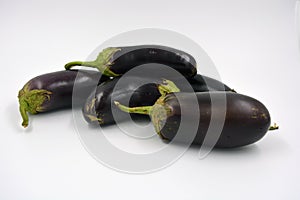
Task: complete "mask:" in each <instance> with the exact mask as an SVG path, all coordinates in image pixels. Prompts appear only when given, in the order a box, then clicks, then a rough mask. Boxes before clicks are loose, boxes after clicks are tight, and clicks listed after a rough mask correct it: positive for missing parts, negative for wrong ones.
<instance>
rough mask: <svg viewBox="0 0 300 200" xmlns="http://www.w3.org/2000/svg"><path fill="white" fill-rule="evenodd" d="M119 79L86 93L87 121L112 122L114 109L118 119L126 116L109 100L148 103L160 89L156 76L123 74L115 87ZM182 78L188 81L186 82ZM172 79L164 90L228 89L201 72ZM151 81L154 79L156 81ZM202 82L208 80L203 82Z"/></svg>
mask: <svg viewBox="0 0 300 200" xmlns="http://www.w3.org/2000/svg"><path fill="white" fill-rule="evenodd" d="M120 79H121V78H119V77H117V78H114V79H113V80H110V81H107V82H105V83H103V84H101V85H99V86H98V87H97V89H96V91H94V92H92V93H91V95H90V96H89V97H88V99H87V101H86V103H85V105H84V107H83V109H82V112H83V116H84V118H85V120H86V121H87V122H88V123H92V124H98V123H99V124H100V125H107V124H113V123H115V119H114V117H113V113H117V116H115V117H117V118H118V120H125V119H128V115H127V114H126V113H123V112H121V111H120V110H119V109H117V107H116V106H115V105H114V104H112V102H114V101H119V102H121V103H122V104H126V103H127V104H128V102H129V104H128V105H129V106H130V107H136V106H150V105H153V104H154V103H155V102H156V100H157V99H158V98H159V97H160V96H161V91H159V89H158V85H159V83H160V80H161V79H156V81H154V80H155V78H150V77H143V78H141V77H140V76H139V77H137V76H126V77H122V79H123V84H122V86H121V87H118V88H115V86H116V84H117V83H118V82H119V80H120ZM186 80H187V81H188V82H186ZM172 81H173V82H174V83H175V85H176V86H172V88H171V89H167V91H166V93H170V92H175V91H177V90H176V87H178V89H179V90H180V91H185V92H206V91H215V90H219V91H223V90H226V91H232V89H231V88H229V87H228V86H227V85H225V84H223V83H222V82H220V81H218V80H215V79H212V78H209V77H206V76H201V75H196V76H195V77H193V78H188V79H184V78H180V79H176V80H173V79H172ZM148 82H149V84H145V85H142V86H141V87H140V85H141V84H143V83H148ZM154 82H157V84H156V83H154ZM206 82H208V83H209V84H206ZM188 83H190V85H188ZM168 84H170V83H168ZM165 87H166V86H165ZM161 89H162V88H161ZM192 90H193V91H192ZM131 94H132V96H131Z"/></svg>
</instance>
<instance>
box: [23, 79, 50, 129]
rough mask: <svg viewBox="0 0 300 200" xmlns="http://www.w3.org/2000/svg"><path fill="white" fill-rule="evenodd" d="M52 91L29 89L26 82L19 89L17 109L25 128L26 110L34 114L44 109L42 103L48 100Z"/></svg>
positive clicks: (26, 124) (26, 122) (26, 120)
mask: <svg viewBox="0 0 300 200" xmlns="http://www.w3.org/2000/svg"><path fill="white" fill-rule="evenodd" d="M51 94H52V92H50V91H47V90H29V87H28V84H26V85H25V86H24V87H23V89H22V90H20V91H19V95H18V98H19V110H20V114H21V116H22V119H23V122H22V126H23V127H24V128H26V127H27V126H28V121H29V118H28V114H27V113H28V112H29V113H30V114H36V113H38V112H41V111H43V110H44V108H43V106H42V105H43V103H44V102H45V101H49V100H50V95H51Z"/></svg>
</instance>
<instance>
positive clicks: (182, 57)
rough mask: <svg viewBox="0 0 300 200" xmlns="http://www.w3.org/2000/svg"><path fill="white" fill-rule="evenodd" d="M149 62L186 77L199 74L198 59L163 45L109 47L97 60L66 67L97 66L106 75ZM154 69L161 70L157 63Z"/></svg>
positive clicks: (77, 62)
mask: <svg viewBox="0 0 300 200" xmlns="http://www.w3.org/2000/svg"><path fill="white" fill-rule="evenodd" d="M148 63H158V64H163V65H166V66H169V67H171V68H173V69H175V70H176V71H178V72H179V73H181V74H182V75H183V76H185V77H193V76H194V75H196V74H197V66H196V60H195V59H194V58H193V56H191V55H190V54H188V53H186V52H184V51H181V50H178V49H174V48H171V47H167V46H161V45H140V46H126V47H108V48H106V49H104V50H103V51H102V52H100V53H99V55H98V57H97V59H96V60H95V61H87V62H82V61H74V62H70V63H67V64H66V65H65V68H66V69H70V68H72V67H73V66H76V65H77V66H78V65H79V66H87V67H93V68H97V69H98V70H99V71H100V72H102V73H103V75H106V76H112V77H115V76H121V75H123V74H125V73H126V72H128V71H129V70H131V69H133V68H135V67H137V66H140V65H143V64H148ZM153 70H154V71H155V70H156V71H157V70H158V71H159V69H157V67H156V66H155V65H153Z"/></svg>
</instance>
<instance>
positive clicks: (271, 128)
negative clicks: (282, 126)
mask: <svg viewBox="0 0 300 200" xmlns="http://www.w3.org/2000/svg"><path fill="white" fill-rule="evenodd" d="M277 129H279V126H278V125H277V124H276V123H274V125H273V126H270V128H269V131H273V130H277Z"/></svg>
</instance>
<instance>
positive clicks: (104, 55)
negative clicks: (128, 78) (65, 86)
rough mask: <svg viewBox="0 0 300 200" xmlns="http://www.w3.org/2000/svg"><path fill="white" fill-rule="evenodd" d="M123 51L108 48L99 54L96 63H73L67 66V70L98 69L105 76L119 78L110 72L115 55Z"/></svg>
mask: <svg viewBox="0 0 300 200" xmlns="http://www.w3.org/2000/svg"><path fill="white" fill-rule="evenodd" d="M118 51H121V49H120V48H114V47H108V48H106V49H104V50H103V51H102V52H100V53H99V55H98V57H97V59H96V60H94V61H86V62H83V61H73V62H69V63H67V64H66V65H65V69H66V70H69V69H71V68H72V67H74V66H85V67H91V68H96V69H98V70H99V71H100V72H101V73H102V74H103V75H105V76H109V77H117V76H120V74H116V73H114V72H113V71H111V70H110V67H111V65H112V64H113V63H112V58H113V56H114V54H115V53H116V52H118Z"/></svg>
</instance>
